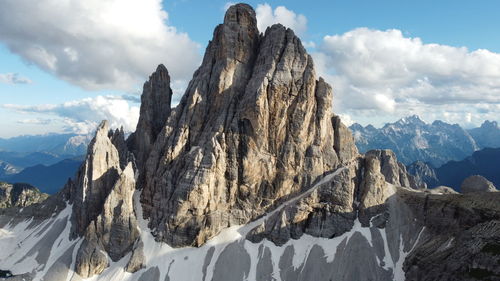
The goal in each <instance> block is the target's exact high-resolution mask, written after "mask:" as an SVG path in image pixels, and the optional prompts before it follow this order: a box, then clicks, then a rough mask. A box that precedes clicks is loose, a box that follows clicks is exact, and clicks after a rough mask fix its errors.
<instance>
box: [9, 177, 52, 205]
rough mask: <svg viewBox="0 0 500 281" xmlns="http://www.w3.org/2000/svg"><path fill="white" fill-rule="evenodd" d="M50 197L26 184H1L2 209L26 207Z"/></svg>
mask: <svg viewBox="0 0 500 281" xmlns="http://www.w3.org/2000/svg"><path fill="white" fill-rule="evenodd" d="M48 197H49V195H48V194H46V193H42V192H40V190H38V188H36V187H34V186H32V185H29V184H26V183H15V184H8V183H5V182H0V208H11V207H21V208H23V207H26V206H29V205H32V204H35V203H40V202H42V201H44V200H45V199H47V198H48Z"/></svg>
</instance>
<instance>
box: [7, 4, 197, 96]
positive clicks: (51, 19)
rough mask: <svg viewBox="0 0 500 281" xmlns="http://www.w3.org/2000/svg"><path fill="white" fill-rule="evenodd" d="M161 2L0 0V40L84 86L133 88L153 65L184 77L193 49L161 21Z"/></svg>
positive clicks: (189, 70) (191, 68)
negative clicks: (159, 65)
mask: <svg viewBox="0 0 500 281" xmlns="http://www.w3.org/2000/svg"><path fill="white" fill-rule="evenodd" d="M167 20H168V14H167V12H166V11H164V10H163V8H162V5H161V0H143V1H133V0H125V1H123V0H87V1H80V0H66V1H59V0H38V1H35V2H33V1H31V0H2V1H0V26H1V27H2V28H0V40H1V41H2V42H3V43H5V44H6V45H7V46H8V48H9V49H10V50H11V51H12V52H14V53H16V54H18V55H20V56H21V57H22V58H23V59H25V60H26V61H28V62H30V63H33V64H36V65H37V66H39V67H40V68H42V69H44V70H46V71H48V72H50V73H52V74H54V75H56V76H58V77H60V78H62V79H64V80H66V81H69V82H71V83H73V84H76V85H79V86H81V87H83V88H85V89H118V90H127V91H129V90H134V89H136V87H137V85H140V83H142V82H143V80H144V79H145V78H147V76H148V74H150V73H151V72H152V71H154V69H155V68H156V66H157V65H158V64H159V63H164V64H165V65H166V66H167V68H168V69H169V72H170V74H171V75H172V77H173V79H180V80H188V79H189V78H190V77H191V75H192V72H193V71H194V69H195V68H196V66H197V65H198V63H199V61H200V56H199V52H198V50H199V46H198V44H197V43H195V42H193V41H192V40H191V39H190V38H189V37H188V35H187V34H185V33H180V32H178V31H177V30H176V29H175V27H173V26H170V25H168V24H167Z"/></svg>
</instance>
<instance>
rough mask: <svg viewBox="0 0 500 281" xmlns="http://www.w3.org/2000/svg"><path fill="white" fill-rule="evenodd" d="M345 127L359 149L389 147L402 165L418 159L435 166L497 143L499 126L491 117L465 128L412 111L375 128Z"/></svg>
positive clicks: (499, 136)
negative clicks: (431, 120)
mask: <svg viewBox="0 0 500 281" xmlns="http://www.w3.org/2000/svg"><path fill="white" fill-rule="evenodd" d="M349 128H350V129H351V131H352V132H353V134H354V137H355V140H356V145H357V147H358V149H359V150H360V151H361V152H366V151H368V150H370V149H391V150H393V151H394V152H395V153H396V155H397V156H398V159H400V160H401V161H402V162H403V163H405V164H406V165H409V164H411V163H413V162H415V161H422V162H427V163H430V164H431V165H432V166H433V167H439V166H441V165H443V164H444V163H446V162H448V161H451V160H455V161H458V160H462V159H464V158H466V157H468V156H469V155H471V154H472V153H473V152H474V151H477V150H479V149H482V148H485V147H494V148H495V147H500V128H499V127H498V124H497V123H496V122H491V121H484V123H483V124H482V125H481V127H478V128H474V129H469V130H465V129H463V128H462V127H460V126H459V125H458V124H448V123H446V122H443V121H440V120H435V121H434V122H432V123H426V122H424V121H422V120H421V119H420V117H418V116H417V115H412V116H409V117H405V118H402V119H400V120H398V121H396V122H394V123H387V124H385V125H384V126H383V127H381V128H379V129H377V128H375V127H373V126H372V125H367V126H365V127H363V126H361V125H360V124H357V123H355V124H353V125H351V126H350V127H349Z"/></svg>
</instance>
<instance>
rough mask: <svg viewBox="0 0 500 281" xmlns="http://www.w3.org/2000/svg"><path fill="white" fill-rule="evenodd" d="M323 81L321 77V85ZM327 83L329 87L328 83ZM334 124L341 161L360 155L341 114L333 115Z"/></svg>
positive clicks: (344, 161)
mask: <svg viewBox="0 0 500 281" xmlns="http://www.w3.org/2000/svg"><path fill="white" fill-rule="evenodd" d="M321 83H325V82H324V81H323V79H320V82H319V83H318V86H319V85H321ZM325 84H326V83H325ZM326 85H327V86H328V87H329V85H328V84H326ZM332 124H333V129H334V137H335V142H334V148H335V152H337V155H338V157H339V160H340V162H342V163H346V162H348V161H350V160H352V159H353V158H355V157H356V156H358V149H357V148H356V144H355V143H354V137H353V136H352V133H351V130H349V128H347V127H346V126H345V125H344V124H343V123H342V121H341V120H340V117H339V116H333V117H332Z"/></svg>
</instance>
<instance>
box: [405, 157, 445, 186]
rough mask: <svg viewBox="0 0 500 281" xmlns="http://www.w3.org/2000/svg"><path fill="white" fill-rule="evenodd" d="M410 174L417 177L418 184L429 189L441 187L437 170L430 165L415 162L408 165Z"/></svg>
mask: <svg viewBox="0 0 500 281" xmlns="http://www.w3.org/2000/svg"><path fill="white" fill-rule="evenodd" d="M407 169H408V173H409V174H411V175H413V176H414V177H415V180H416V181H417V184H418V185H420V186H424V185H425V186H426V187H428V188H432V187H436V186H439V179H438V177H437V175H436V170H435V169H434V168H433V167H431V166H430V165H428V164H426V163H424V162H422V161H415V162H413V163H411V164H410V165H408V167H407Z"/></svg>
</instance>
